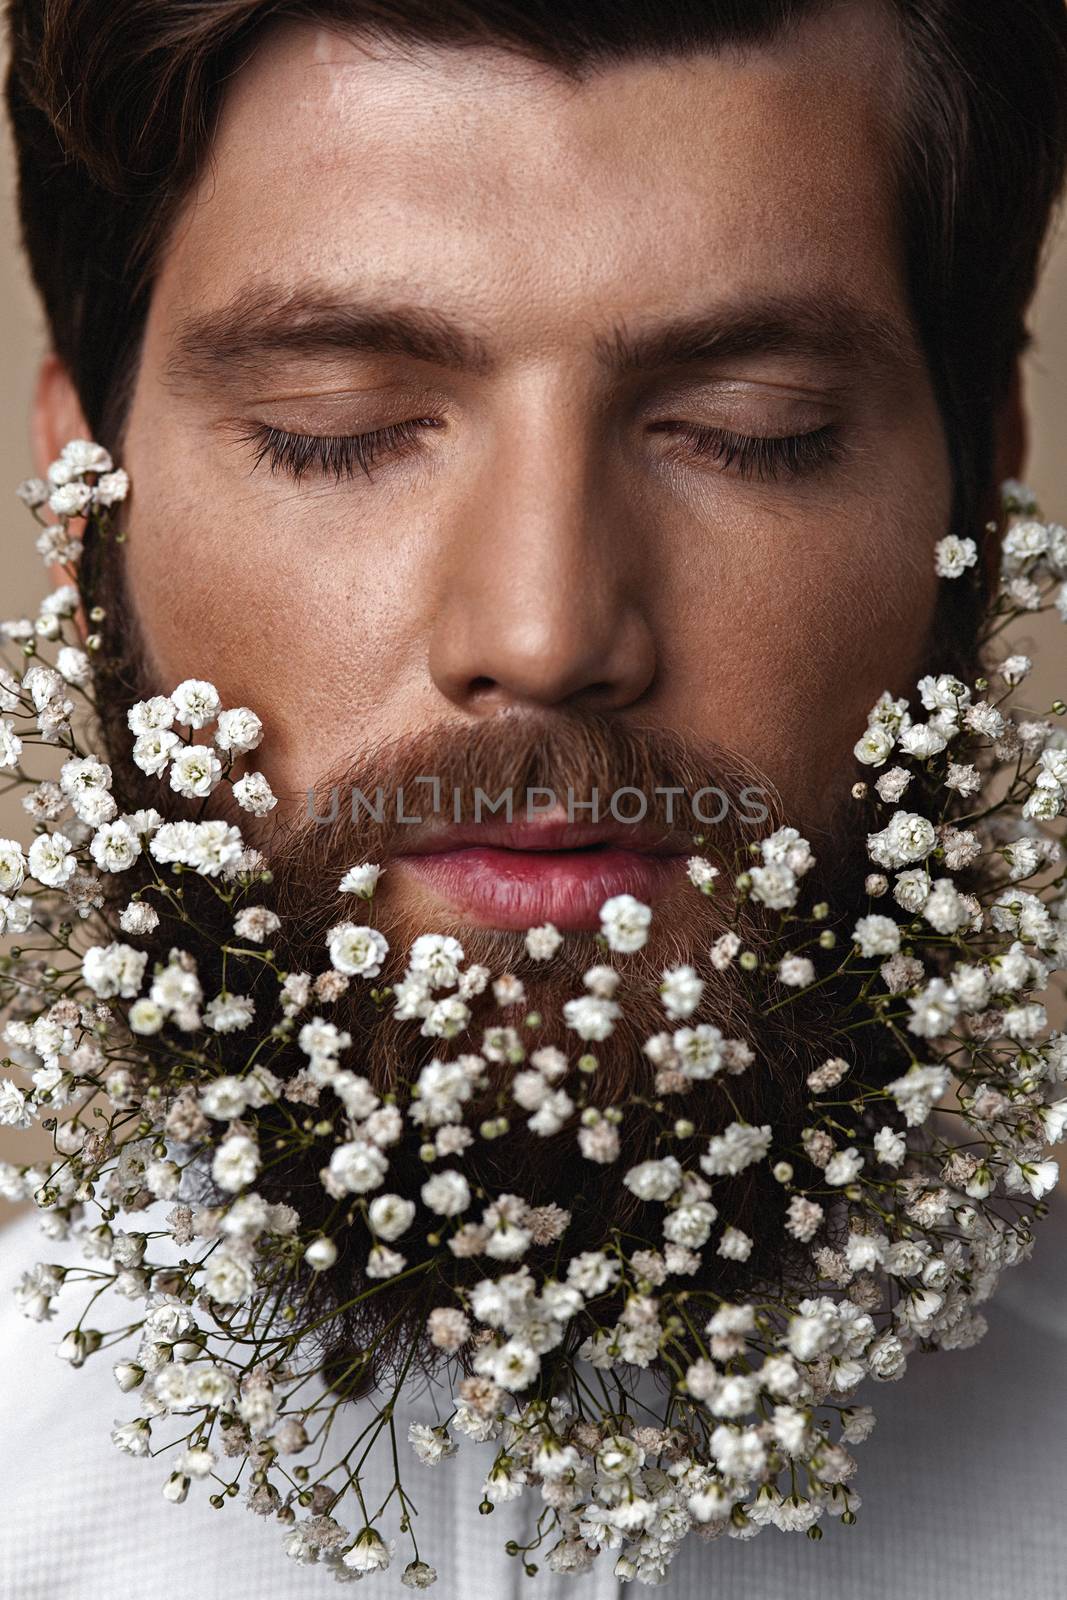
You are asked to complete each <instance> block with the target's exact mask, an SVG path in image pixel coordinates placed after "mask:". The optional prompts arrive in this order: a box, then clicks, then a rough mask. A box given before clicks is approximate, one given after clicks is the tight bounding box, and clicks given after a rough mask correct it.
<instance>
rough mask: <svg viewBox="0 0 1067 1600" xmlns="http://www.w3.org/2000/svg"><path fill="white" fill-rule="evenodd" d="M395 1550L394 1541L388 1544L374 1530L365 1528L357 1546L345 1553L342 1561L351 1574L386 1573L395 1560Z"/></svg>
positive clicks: (357, 1541) (356, 1543)
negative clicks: (386, 1569) (391, 1562)
mask: <svg viewBox="0 0 1067 1600" xmlns="http://www.w3.org/2000/svg"><path fill="white" fill-rule="evenodd" d="M394 1549H395V1546H394V1545H393V1543H392V1541H390V1543H389V1544H386V1543H385V1541H384V1540H383V1539H382V1537H381V1535H380V1534H378V1533H375V1531H374V1529H373V1528H364V1529H363V1532H362V1533H361V1534H360V1535H359V1536H358V1538H357V1539H356V1542H355V1544H354V1545H353V1546H352V1548H351V1549H350V1550H348V1551H346V1552H345V1554H344V1555H343V1556H342V1557H341V1560H342V1563H343V1564H344V1565H345V1566H346V1567H347V1568H348V1569H349V1571H350V1572H359V1573H362V1574H366V1573H368V1572H384V1571H385V1568H386V1567H387V1566H388V1565H389V1563H390V1561H391V1560H392V1559H393V1552H394Z"/></svg>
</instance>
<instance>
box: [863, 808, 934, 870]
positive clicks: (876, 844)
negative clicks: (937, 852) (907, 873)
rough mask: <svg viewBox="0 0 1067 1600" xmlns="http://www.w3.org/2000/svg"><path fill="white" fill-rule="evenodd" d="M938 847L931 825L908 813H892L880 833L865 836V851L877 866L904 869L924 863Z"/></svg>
mask: <svg viewBox="0 0 1067 1600" xmlns="http://www.w3.org/2000/svg"><path fill="white" fill-rule="evenodd" d="M936 844H937V834H936V833H935V831H934V826H933V823H931V822H928V821H927V819H926V818H925V817H920V816H917V815H916V814H915V813H914V812H911V811H895V812H894V813H893V815H892V817H890V819H889V823H888V825H887V826H886V827H884V828H883V829H882V831H881V832H880V833H870V834H868V835H867V850H868V853H869V855H870V857H871V860H872V861H873V862H875V864H876V865H877V866H879V867H886V868H892V867H905V866H907V865H908V864H909V863H910V862H912V861H922V860H924V859H925V858H926V857H927V856H928V855H929V854H930V852H931V850H933V848H934V846H935V845H936Z"/></svg>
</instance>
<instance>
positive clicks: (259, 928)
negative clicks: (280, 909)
mask: <svg viewBox="0 0 1067 1600" xmlns="http://www.w3.org/2000/svg"><path fill="white" fill-rule="evenodd" d="M281 925H282V923H281V918H280V917H279V916H278V915H277V913H276V912H274V911H268V909H267V907H266V906H246V907H245V909H244V910H243V911H239V912H238V913H237V915H236V917H235V918H234V919H233V931H234V933H235V934H236V935H237V937H238V939H247V940H248V942H249V943H250V944H262V943H263V941H264V940H265V939H268V938H269V937H270V935H271V934H272V933H277V931H278V929H279V928H280V927H281Z"/></svg>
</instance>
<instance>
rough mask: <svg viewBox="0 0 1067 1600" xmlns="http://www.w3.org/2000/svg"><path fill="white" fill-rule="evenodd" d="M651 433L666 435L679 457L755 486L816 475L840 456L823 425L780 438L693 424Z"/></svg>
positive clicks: (660, 427) (662, 425) (671, 425)
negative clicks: (705, 463) (676, 443)
mask: <svg viewBox="0 0 1067 1600" xmlns="http://www.w3.org/2000/svg"><path fill="white" fill-rule="evenodd" d="M652 431H653V432H658V433H670V434H671V436H672V437H673V438H675V439H676V440H678V441H679V444H680V453H681V454H684V455H685V456H687V457H689V458H690V459H693V458H695V459H696V460H698V461H710V462H712V463H713V464H714V465H715V466H716V467H718V468H720V469H722V470H724V471H726V472H733V473H735V474H736V475H737V476H738V477H739V478H744V479H754V480H755V481H757V482H759V483H764V482H769V481H773V480H774V479H776V478H796V477H799V476H801V475H802V474H803V473H806V472H814V471H817V470H818V468H820V467H823V466H827V465H828V464H829V463H830V462H831V461H833V460H835V459H836V457H837V456H838V454H839V453H840V440H839V438H838V434H837V431H836V429H835V428H834V427H833V426H832V425H831V424H827V425H826V426H825V427H822V428H815V429H813V430H812V431H811V432H809V433H792V434H785V435H781V436H777V437H776V436H774V435H765V434H744V433H734V432H732V431H731V430H730V429H728V428H701V427H697V426H696V425H695V424H693V423H677V422H669V423H656V424H654V425H653V429H652Z"/></svg>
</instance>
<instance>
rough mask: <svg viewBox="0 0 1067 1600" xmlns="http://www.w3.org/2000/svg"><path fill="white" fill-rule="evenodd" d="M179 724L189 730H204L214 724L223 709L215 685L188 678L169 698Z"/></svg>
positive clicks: (199, 679)
mask: <svg viewBox="0 0 1067 1600" xmlns="http://www.w3.org/2000/svg"><path fill="white" fill-rule="evenodd" d="M169 698H170V701H171V704H172V705H173V707H174V717H175V720H176V721H177V722H181V723H184V724H185V726H186V727H188V728H203V727H206V726H207V724H208V723H209V722H213V721H214V720H215V718H216V717H217V716H218V714H219V712H220V710H221V709H222V701H221V700H220V699H219V692H218V690H217V689H216V688H215V686H214V684H211V683H205V682H204V681H203V679H202V678H186V679H185V680H184V682H183V683H179V685H178V687H177V688H176V689H175V690H174V691H173V692H172V693H171V695H170V696H169Z"/></svg>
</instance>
